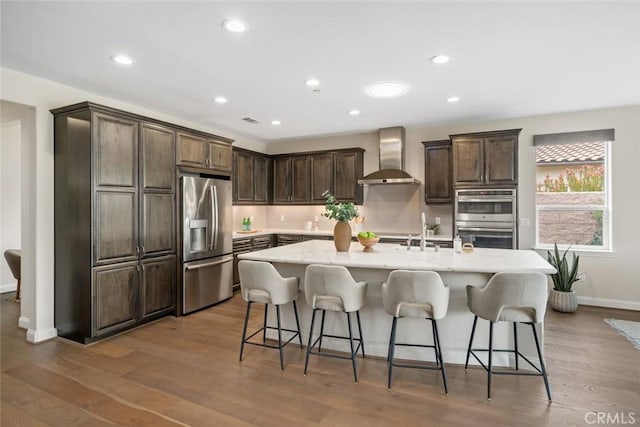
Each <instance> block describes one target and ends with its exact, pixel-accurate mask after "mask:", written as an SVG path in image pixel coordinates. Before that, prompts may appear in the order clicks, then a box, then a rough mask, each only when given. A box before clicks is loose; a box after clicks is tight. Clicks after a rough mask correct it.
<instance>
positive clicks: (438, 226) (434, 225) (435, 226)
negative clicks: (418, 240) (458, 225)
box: [427, 224, 440, 233]
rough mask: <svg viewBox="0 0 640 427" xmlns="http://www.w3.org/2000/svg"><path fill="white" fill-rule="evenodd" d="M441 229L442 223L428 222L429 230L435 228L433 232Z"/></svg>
mask: <svg viewBox="0 0 640 427" xmlns="http://www.w3.org/2000/svg"><path fill="white" fill-rule="evenodd" d="M439 229H440V224H427V230H433V232H434V233H435V232H437V231H438V230H439Z"/></svg>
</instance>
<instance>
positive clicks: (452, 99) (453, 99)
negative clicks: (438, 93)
mask: <svg viewBox="0 0 640 427" xmlns="http://www.w3.org/2000/svg"><path fill="white" fill-rule="evenodd" d="M458 101H460V98H459V97H457V96H450V97H449V98H447V102H450V103H451V104H453V103H455V102H458Z"/></svg>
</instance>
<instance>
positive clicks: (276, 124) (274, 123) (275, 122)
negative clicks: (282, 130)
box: [271, 120, 282, 126]
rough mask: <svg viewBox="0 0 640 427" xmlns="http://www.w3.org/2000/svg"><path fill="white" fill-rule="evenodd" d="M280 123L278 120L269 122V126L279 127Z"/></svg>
mask: <svg viewBox="0 0 640 427" xmlns="http://www.w3.org/2000/svg"><path fill="white" fill-rule="evenodd" d="M281 123H282V122H280V120H271V124H272V125H274V126H278V125H280V124H281Z"/></svg>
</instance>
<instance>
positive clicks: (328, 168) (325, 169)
mask: <svg viewBox="0 0 640 427" xmlns="http://www.w3.org/2000/svg"><path fill="white" fill-rule="evenodd" d="M333 171H334V167H333V155H332V154H331V153H326V154H316V155H313V156H311V202H316V203H324V201H325V197H324V195H323V194H324V193H325V191H329V192H332V193H333V191H332V190H333V188H334V186H333V183H334V177H333Z"/></svg>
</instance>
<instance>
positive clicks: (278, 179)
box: [273, 155, 310, 204]
mask: <svg viewBox="0 0 640 427" xmlns="http://www.w3.org/2000/svg"><path fill="white" fill-rule="evenodd" d="M309 164H310V159H309V156H307V155H302V156H299V155H296V156H286V157H283V156H276V157H274V158H273V202H274V203H276V204H278V203H290V204H308V203H309V201H310V185H309V180H310V177H309Z"/></svg>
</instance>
